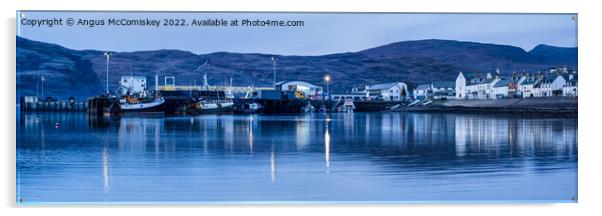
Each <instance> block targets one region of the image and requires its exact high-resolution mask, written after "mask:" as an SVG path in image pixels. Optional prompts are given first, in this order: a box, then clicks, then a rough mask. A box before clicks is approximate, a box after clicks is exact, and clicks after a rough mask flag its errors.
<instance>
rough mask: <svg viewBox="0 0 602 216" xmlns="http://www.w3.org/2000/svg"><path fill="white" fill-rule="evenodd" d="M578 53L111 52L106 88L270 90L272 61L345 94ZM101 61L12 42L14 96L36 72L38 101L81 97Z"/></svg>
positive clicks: (286, 75) (25, 91)
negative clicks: (144, 81)
mask: <svg viewBox="0 0 602 216" xmlns="http://www.w3.org/2000/svg"><path fill="white" fill-rule="evenodd" d="M576 50H577V48H559V47H553V46H547V45H540V46H538V47H536V48H535V49H533V50H531V51H529V52H526V51H524V50H523V49H521V48H518V47H513V46H508V45H496V44H483V43H474V42H460V41H450V40H419V41H405V42H398V43H393V44H389V45H384V46H380V47H375V48H371V49H366V50H363V51H359V52H353V53H338V54H331V55H322V56H281V55H273V54H253V53H245V54H243V53H227V52H217V53H210V54H201V55H197V54H194V53H191V52H188V51H181V50H154V51H138V52H115V53H114V55H113V56H112V57H111V63H110V76H109V85H110V86H109V88H110V89H111V90H114V89H117V85H118V84H117V82H118V80H119V78H120V77H121V76H123V75H130V74H131V75H145V76H147V77H148V80H149V84H150V85H154V79H153V76H154V75H155V74H157V75H159V76H164V75H169V76H176V83H177V84H181V85H188V84H192V83H193V82H194V81H195V80H196V83H197V84H200V83H201V82H202V73H200V72H194V69H195V68H196V67H197V66H198V65H200V64H202V63H204V62H205V61H208V62H209V63H210V66H208V67H206V68H205V69H204V70H203V71H204V72H207V74H208V76H209V83H210V84H212V85H215V84H223V83H224V82H225V81H226V80H227V79H229V78H230V77H232V78H233V82H234V85H238V86H247V85H255V86H271V84H272V62H271V60H270V58H271V57H272V56H276V57H277V58H278V63H277V74H278V80H304V81H309V82H312V83H317V84H323V81H322V77H323V76H324V75H325V74H326V73H328V74H330V75H331V76H332V77H333V81H332V83H331V89H333V91H346V90H348V89H350V88H351V87H352V86H353V85H366V84H374V83H379V82H390V81H394V80H395V81H404V82H409V83H410V85H411V83H421V82H428V81H429V80H453V79H455V77H456V76H457V73H458V72H459V71H480V72H487V71H493V70H494V69H495V68H500V70H501V71H502V73H506V74H509V73H511V72H512V71H513V70H517V71H522V70H528V71H536V70H543V69H546V68H549V67H553V66H557V65H567V66H569V67H571V68H576V66H577V56H576V55H577V54H576V53H577V52H576ZM105 66H106V65H105V58H104V56H103V52H102V51H97V50H73V49H68V48H65V47H62V46H59V45H55V44H50V43H44V42H38V41H32V40H29V39H26V38H21V37H17V96H21V95H35V92H36V83H38V82H37V81H38V74H44V76H45V77H46V80H45V82H44V89H45V95H51V96H55V97H60V98H66V97H69V96H75V97H77V98H85V97H89V96H92V95H95V94H99V93H102V92H103V91H104V88H105Z"/></svg>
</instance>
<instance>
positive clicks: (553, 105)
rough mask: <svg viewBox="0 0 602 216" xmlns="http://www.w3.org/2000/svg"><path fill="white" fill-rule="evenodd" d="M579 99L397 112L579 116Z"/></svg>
mask: <svg viewBox="0 0 602 216" xmlns="http://www.w3.org/2000/svg"><path fill="white" fill-rule="evenodd" d="M578 110H579V109H578V99H577V98H527V99H522V98H520V99H515V98H513V99H499V100H450V101H434V102H433V103H431V104H429V105H424V106H423V105H417V106H412V107H403V108H400V109H397V110H394V111H396V112H445V113H471V114H487V113H507V114H519V115H543V116H548V115H554V116H574V117H577V116H578Z"/></svg>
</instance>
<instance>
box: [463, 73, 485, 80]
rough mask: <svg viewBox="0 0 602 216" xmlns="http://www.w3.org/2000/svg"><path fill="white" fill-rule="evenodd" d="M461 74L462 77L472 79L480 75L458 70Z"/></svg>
mask: <svg viewBox="0 0 602 216" xmlns="http://www.w3.org/2000/svg"><path fill="white" fill-rule="evenodd" d="M460 73H461V74H462V76H464V78H466V79H474V78H479V77H480V76H478V75H477V73H476V72H475V73H466V72H460Z"/></svg>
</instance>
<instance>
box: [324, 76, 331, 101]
mask: <svg viewBox="0 0 602 216" xmlns="http://www.w3.org/2000/svg"><path fill="white" fill-rule="evenodd" d="M324 80H325V81H326V93H328V99H330V87H329V84H330V75H326V76H324Z"/></svg>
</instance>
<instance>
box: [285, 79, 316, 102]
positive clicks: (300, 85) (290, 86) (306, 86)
mask: <svg viewBox="0 0 602 216" xmlns="http://www.w3.org/2000/svg"><path fill="white" fill-rule="evenodd" d="M276 90H279V91H295V92H297V93H301V94H303V96H302V97H304V98H311V99H316V98H318V97H321V96H322V94H323V89H322V87H321V86H317V85H314V84H311V83H309V82H305V81H282V82H277V83H276Z"/></svg>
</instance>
